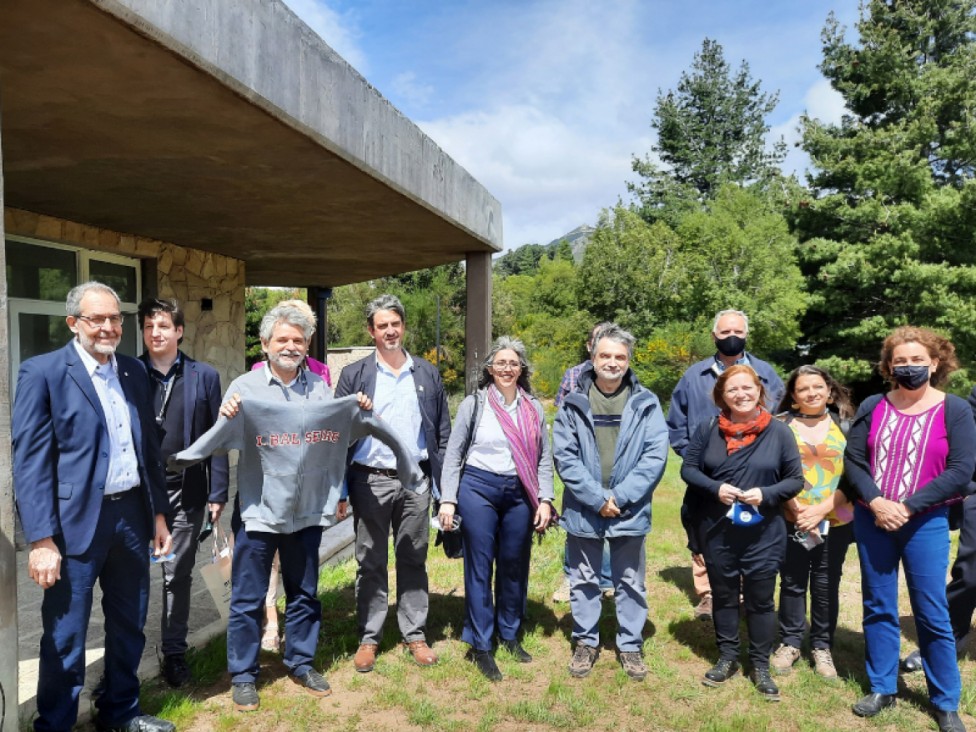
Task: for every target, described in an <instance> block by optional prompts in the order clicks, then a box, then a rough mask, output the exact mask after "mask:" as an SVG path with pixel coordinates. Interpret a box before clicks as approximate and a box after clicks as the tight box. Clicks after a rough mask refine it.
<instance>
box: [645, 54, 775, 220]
mask: <svg viewBox="0 0 976 732" xmlns="http://www.w3.org/2000/svg"><path fill="white" fill-rule="evenodd" d="M778 98H779V95H778V94H776V93H774V94H765V93H763V92H762V90H761V88H760V82H759V81H753V79H752V78H751V76H750V74H749V65H748V64H747V63H746V62H745V61H743V62H742V64H741V66H740V67H739V69H738V71H736V72H733V71H732V69H731V68H730V67H729V65H728V63H727V62H726V60H725V57H724V54H723V51H722V46H721V45H720V44H719V43H717V42H716V41H713V40H710V39H708V38H706V39H705V40H704V42H703V43H702V48H701V51H700V52H698V53H696V54H695V57H694V60H693V62H692V65H691V69H690V71H686V72H684V73H682V74H681V78H680V80H679V82H678V86H677V88H676V89H674V90H669V91H668V92H666V93H665V92H661V91H659V92H658V96H657V103H656V105H655V108H654V117H653V120H652V122H651V127H652V128H653V129H654V130H656V131H657V143H656V144H655V145H654V146H653V147H652V148H651V151H652V153H654V154H655V155H656V156H657V158H658V159H659V160H660V164H658V162H656V161H655V159H654V158H653V157H652V156H647V157H645V158H643V159H641V158H637V157H635V158H634V159H633V161H632V168H633V170H634V172H635V173H637V174H638V175H639V176H640V177H641V179H642V180H641V181H638V182H636V183H635V182H631V183H628V184H627V187H628V189H629V190H630V191H631V192H632V193H634V194H635V195H636V197H637V199H638V200H639V202H640V211H641V215H642V217H643V218H644V219H645V220H646V221H648V222H653V221H655V220H658V219H661V218H663V219H665V220H666V221H668V222H669V223H671V224H673V223H675V221H676V217H677V216H680V215H681V214H682V213H687V212H688V211H689V210H694V209H696V208H697V207H698V205H699V204H700V203H701V202H702V201H705V200H707V199H709V198H711V197H712V196H713V195H714V194H715V192H716V191H717V190H718V188H719V186H721V185H722V184H723V183H735V184H738V185H747V184H755V183H760V184H762V183H765V182H768V181H769V180H770V179H771V178H775V177H776V176H778V175H779V164H780V163H781V162H782V161H783V158H784V157H785V154H786V150H785V143H783V141H782V140H780V141H779V142H777V143H776V144H774V145H773V146H772V148H767V146H766V135H767V134H768V132H769V125H768V124H767V123H766V117H767V116H768V115H769V114H770V113H771V112H772V111H773V109H774V108H775V107H776V103H777V100H778Z"/></svg>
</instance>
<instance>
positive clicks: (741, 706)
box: [143, 459, 976, 732]
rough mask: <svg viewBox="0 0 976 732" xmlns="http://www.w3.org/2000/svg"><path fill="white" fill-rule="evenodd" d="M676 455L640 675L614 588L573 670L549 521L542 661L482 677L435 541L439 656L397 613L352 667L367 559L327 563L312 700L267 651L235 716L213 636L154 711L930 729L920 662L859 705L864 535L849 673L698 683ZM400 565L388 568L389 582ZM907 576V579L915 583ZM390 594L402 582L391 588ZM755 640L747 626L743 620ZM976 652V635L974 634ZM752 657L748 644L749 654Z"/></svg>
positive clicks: (973, 703)
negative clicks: (359, 583) (632, 666)
mask: <svg viewBox="0 0 976 732" xmlns="http://www.w3.org/2000/svg"><path fill="white" fill-rule="evenodd" d="M678 467H679V463H678V461H677V460H676V459H672V461H671V463H670V465H669V468H668V472H667V475H666V477H665V479H664V481H663V482H662V483H661V485H660V486H659V488H658V490H657V492H656V493H655V496H654V530H653V532H652V533H651V535H650V536H649V537H648V540H647V541H648V543H647V591H648V605H649V612H648V619H647V625H646V626H645V629H644V637H645V641H644V655H645V659H646V663H647V665H648V667H649V674H648V676H647V679H646V680H645V681H644V682H643V683H636V682H633V681H631V680H630V679H628V678H627V676H626V675H625V674H624V673H623V671H622V670H621V669H620V666H619V665H618V663H617V661H616V659H615V657H614V652H613V639H614V629H615V619H614V614H613V602H612V600H604V617H603V621H602V623H601V633H602V638H603V652H602V655H601V657H600V659H599V660H598V662H597V665H596V667H595V669H594V671H593V673H592V674H591V675H590V676H589V677H588V678H586V679H579V680H578V679H572V678H570V677H569V675H568V673H567V671H566V665H567V663H568V661H569V657H570V643H569V637H570V631H571V627H572V618H571V616H570V613H569V607H568V605H558V606H554V605H553V603H552V599H551V598H552V593H553V591H554V590H555V589H556V587H557V586H558V585H559V583H560V580H561V564H562V551H563V543H564V534H562V533H556V532H550V535H549V536H547V537H546V538H545V540H544V541H543V542H542V544H541V545H535V546H534V547H533V559H532V564H533V571H532V578H531V582H530V596H529V609H528V619H527V621H526V622H525V624H524V626H523V630H524V633H525V639H524V645H525V647H526V649H527V650H528V651H529V653H531V654H532V655H533V656H534V657H535V660H534V662H533V663H531V664H524V665H523V664H518V663H516V662H515V661H514V660H513V659H512V658H511V657H510V656H508V655H507V654H506V653H503V652H499V653H498V655H497V658H498V662H499V666H500V668H501V670H502V673H503V674H504V676H505V678H504V680H502V681H501V682H499V683H496V684H492V683H490V682H488V681H486V680H485V679H484V678H483V677H482V676H481V675H480V674H479V673H478V672H477V671H476V670H475V669H474V667H473V666H472V665H471V664H469V663H468V662H466V661H465V660H464V653H465V651H466V650H467V646H466V645H465V644H463V643H461V642H460V641H459V640H458V637H459V636H460V628H461V622H462V616H463V594H464V586H463V580H462V568H461V562H460V561H452V560H447V559H445V558H444V555H443V553H442V552H441V551H440V549H439V548H436V549H435V548H434V547H433V543H432V544H431V550H430V557H429V560H428V566H429V569H430V616H429V622H428V640H429V641H430V642H431V643H432V644H433V646H434V648H435V650H436V651H437V652H438V653H439V654H440V658H441V661H440V664H439V665H438V666H436V667H434V668H430V669H421V668H419V667H417V666H416V665H414V664H413V663H412V661H411V660H410V659H409V657H408V656H407V655H405V653H404V652H403V651H402V649H401V648H400V647H399V646H398V640H399V637H398V632H397V629H396V616H395V611H394V610H393V609H391V612H390V615H389V616H388V619H387V633H386V636H385V638H384V642H383V644H382V645H381V648H380V650H381V655H380V657H379V660H378V662H377V665H376V669H375V670H374V671H373V672H372V673H368V674H357V673H356V672H355V670H354V669H353V665H352V654H353V653H355V651H356V648H357V645H358V639H357V637H356V620H355V612H354V611H355V606H354V599H353V585H354V578H355V564H354V563H353V562H347V563H344V564H341V565H339V566H337V567H330V568H325V569H324V570H323V572H322V576H321V581H320V590H321V598H322V605H323V623H322V637H321V640H320V643H319V650H318V655H317V658H316V662H317V666H318V668H320V669H321V670H322V671H323V672H324V673H325V674H326V676H327V678H328V679H329V682H330V683H331V685H332V689H333V693H332V695H331V696H329V697H326V698H324V699H315V698H313V697H311V696H309V695H307V694H306V693H304V692H303V691H302V690H301V689H299V688H298V687H297V686H295V685H294V684H293V683H291V682H290V681H289V679H288V678H287V674H286V672H285V669H284V667H283V665H282V664H281V661H280V658H279V657H278V656H276V655H274V654H270V653H267V654H263V656H262V671H261V674H262V676H261V682H260V684H259V691H260V693H261V708H260V710H258V711H257V712H253V713H247V714H243V713H235V712H234V711H233V707H232V704H231V700H230V682H229V679H228V677H227V674H226V671H225V643H224V639H223V638H219V639H216V640H214V641H213V642H212V643H211V644H210V645H209V646H208V647H207V648H205V649H203V650H202V651H200V652H197V653H195V654H193V655H192V657H191V658H190V663H191V666H192V668H193V672H194V675H195V677H196V681H195V682H194V683H193V684H192V685H191V686H190V687H189V688H188V689H187V690H186V691H185V692H184V691H180V692H173V691H171V690H169V689H168V687H166V686H165V685H164V684H163V683H162V682H158V683H156V684H150V685H147V686H145V687H144V691H143V703H144V708H145V709H146V710H147V711H148V712H151V713H154V714H159V715H160V716H162V717H165V718H167V719H171V720H173V721H174V722H175V723H176V724H177V727H178V728H179V729H180V730H181V731H184V732H185V731H187V730H194V731H197V732H204V731H206V732H209V731H210V730H221V731H222V730H248V731H249V732H259V731H263V730H330V731H336V732H338V731H340V730H397V731H398V732H406V731H407V730H458V731H461V730H465V731H467V730H471V731H481V730H484V731H487V730H499V731H501V730H506V731H507V730H544V729H569V730H573V729H586V730H614V731H616V730H621V731H622V730H635V731H637V730H708V731H711V732H719V731H721V730H729V731H730V732H740V731H743V730H746V731H749V732H752V731H754V730H755V731H759V730H801V731H810V732H820V731H822V730H867V729H870V730H926V729H935V728H936V726H935V722H934V721H933V720H932V718H931V717H930V716H929V715H928V713H927V711H926V709H927V693H926V690H925V681H924V677H923V675H922V674H921V673H919V674H915V675H913V676H908V677H902V682H901V689H900V691H899V702H898V706H897V707H896V708H895V709H893V710H889V711H886V712H884V713H883V714H881V715H879V716H878V717H876V718H875V719H873V720H862V719H858V718H857V717H855V716H854V715H853V714H852V713H851V712H850V705H851V704H852V703H853V702H854V701H856V700H857V699H858V698H859V697H860V696H862V695H863V694H864V693H866V691H867V688H866V680H865V675H864V665H863V642H862V638H861V633H860V617H861V603H860V591H859V572H858V566H857V557H856V550H855V549H854V548H852V550H851V551H850V553H849V555H848V559H847V564H846V566H845V574H844V580H843V584H842V588H841V591H842V599H841V617H840V624H839V627H838V630H837V638H836V643H835V649H834V658H835V661H836V663H837V667H838V671H839V672H840V674H841V676H842V680H841V681H838V682H835V683H833V684H831V683H827V682H824V681H822V680H820V679H819V678H818V677H817V676H816V675H815V674H814V673H813V670H812V668H811V667H810V665H809V662H808V653H807V650H806V649H804V659H803V660H801V661H800V662H798V664H797V668H796V670H794V672H793V673H792V674H791V675H790V676H787V677H777V681H778V683H779V685H780V689H781V692H782V697H783V700H782V702H780V703H778V704H777V703H770V702H765V701H763V700H762V699H760V698H759V696H758V695H757V693H756V692H755V691H754V689H753V688H752V685H751V683H749V681H748V680H747V679H746V678H744V677H742V676H741V675H740V676H737V677H736V678H735V679H734V680H732V681H731V682H730V683H729V684H728V685H726V687H725V688H722V689H709V688H706V687H704V686H702V685H701V683H700V678H701V675H702V674H703V673H704V672H705V671H706V670H707V669H708V668H709V667H710V666H711V664H712V663H713V662H714V660H715V659H716V657H717V656H716V651H715V642H714V637H713V634H712V626H711V624H710V623H703V622H699V621H696V620H695V619H694V618H693V616H692V607H693V600H692V594H693V593H692V590H691V571H690V568H689V556H688V552H687V550H686V549H685V539H684V533H683V531H682V529H681V525H680V522H679V520H678V508H679V506H680V503H681V497H682V494H683V491H684V488H683V485H682V484H681V482H680V479H679V478H678ZM392 583H393V573H392V566H391V585H392ZM903 584H904V583H903ZM391 594H392V593H391ZM902 618H903V624H902V625H903V627H902V631H903V641H904V642H903V644H902V650H903V653H907V651H908V650H910V649H912V648H914V647H915V635H914V625H913V623H912V620H911V616H910V610H909V608H908V601H907V597H903V602H902ZM743 639H745V628H744V625H743ZM969 653H970V654H972V655H973V656H976V643H971V644H970V645H969ZM743 660H745V652H743ZM961 670H962V675H963V701H962V709H961V711H962V712H963V713H964V720H965V721H966V723H967V725H968V726H969V728H970V729H976V720H974V719H973V717H972V716H971V715H973V714H976V684H974V682H976V661H974V660H973V659H972V658H971V657H970V655H967V656H966V658H965V659H964V660H963V661H962V662H961Z"/></svg>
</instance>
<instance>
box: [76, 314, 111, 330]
mask: <svg viewBox="0 0 976 732" xmlns="http://www.w3.org/2000/svg"><path fill="white" fill-rule="evenodd" d="M75 317H77V318H78V320H84V321H85V322H86V323H88V325H90V326H92V327H93V328H98V327H99V326H102V325H105V324H106V323H108V324H109V325H110V326H112V327H113V328H118V327H119V326H120V325H122V316H121V315H120V314H119V313H116V314H115V315H77V316H75Z"/></svg>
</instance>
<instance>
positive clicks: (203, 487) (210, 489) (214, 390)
mask: <svg viewBox="0 0 976 732" xmlns="http://www.w3.org/2000/svg"><path fill="white" fill-rule="evenodd" d="M182 356H183V449H184V450H185V449H186V448H188V447H189V446H190V445H192V444H193V443H194V442H196V440H197V439H198V438H199V437H200V436H201V435H203V433H204V432H206V431H207V430H209V429H210V428H211V427H213V425H214V422H216V421H217V417H218V416H220V403H221V402H220V399H221V394H222V393H223V392H221V390H220V374H218V373H217V371H216V370H215V369H214V368H213V367H212V366H209V365H207V364H205V363H201V362H200V361H195V360H193V359H192V358H190V357H189V356H187V355H186V354H185V353H183V354H182ZM141 360H142V362H143V363H144V364H146V368H149V357H148V356H146V355H145V354H143V356H142V359H141ZM150 383H151V382H150ZM152 403H154V402H152V401H150V404H152ZM168 457H169V456H168V455H163V459H164V460H165V459H166V458H168ZM182 475H183V490H182V491H181V493H180V503H181V504H182V506H183V507H184V508H202V507H203V506H204V505H205V504H206V503H207V501H210V502H211V503H227V483H228V479H227V476H228V469H227V456H226V455H221V456H219V457H209V458H207V459H206V460H204V461H202V462H199V463H197V464H196V465H192V466H190V467H189V468H187V469H186V470H184V471H183V473H182Z"/></svg>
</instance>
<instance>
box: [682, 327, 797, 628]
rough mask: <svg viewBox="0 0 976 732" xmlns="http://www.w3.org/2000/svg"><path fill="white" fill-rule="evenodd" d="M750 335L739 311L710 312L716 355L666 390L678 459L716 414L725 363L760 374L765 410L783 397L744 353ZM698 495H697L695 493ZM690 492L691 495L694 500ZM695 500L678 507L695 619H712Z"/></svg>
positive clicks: (776, 380) (778, 384) (771, 373)
mask: <svg viewBox="0 0 976 732" xmlns="http://www.w3.org/2000/svg"><path fill="white" fill-rule="evenodd" d="M748 335H749V318H748V317H747V316H746V314H745V313H744V312H742V311H741V310H722V311H721V312H719V313H718V314H717V315H716V316H715V322H714V324H713V325H712V338H713V339H714V341H715V348H716V351H717V352H716V354H715V355H714V356H711V357H709V358H706V359H705V360H704V361H699V362H698V363H696V364H694V365H693V366H691V367H690V368H689V369H688V370H687V371H685V373H684V375H683V376H682V377H681V380H680V381H679V382H678V385H677V386H676V387H675V389H674V393H672V394H671V407H670V409H669V410H668V432H669V433H670V439H671V448H672V449H673V450H674V451H675V452H676V453H678V455H680V456H681V457H682V458H684V456H685V450H687V449H688V442H689V440H690V439H691V436H692V435H693V434H695V432H696V431H697V430H698V428H699V427H701V426H702V425H703V424H707V423H708V422H709V421H710V420H711V419H712V418H713V417H715V416H717V415H718V413H719V410H718V407H716V406H715V403H714V402H713V401H712V389H713V388H714V386H715V382H716V381H717V380H718V377H719V374H721V373H722V372H723V371H725V369H727V368H728V367H729V366H733V365H735V364H740V363H741V364H747V365H749V366H751V367H752V368H753V369H754V370H755V372H756V373H757V374H758V375H759V379H760V381H762V383H763V386H764V387H765V391H766V408H767V409H769V410H770V411H773V410H774V409H776V405H778V404H779V402H780V399H782V397H783V392H784V387H783V380H782V379H780V377H779V375H777V373H776V371H775V370H774V369H773V367H772V366H770V365H769V364H768V363H766V362H765V361H761V360H760V359H758V358H756V357H755V356H754V355H752V354H751V353H748V352H747V351H746V337H747V336H748ZM695 496H697V494H695ZM695 496H692V499H694V497H695ZM693 504H694V500H692V501H691V502H690V503H689V501H687V500H686V502H685V505H684V506H682V509H681V520H682V523H683V524H684V525H685V529H686V531H687V532H688V548H689V549H691V553H692V564H691V569H692V575H693V577H694V580H695V593H696V594H697V595H698V598H699V603H698V606H697V607H696V608H695V617H696V618H698V619H700V620H706V621H707V620H711V619H712V590H711V587H710V586H709V584H708V574H707V573H706V571H705V560H704V559H703V558H702V555H701V547H700V546H698V542H697V533H698V532H697V530H696V528H695V526H696V523H695V516H694V514H695V513H696V511H695V507H694V505H693Z"/></svg>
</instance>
